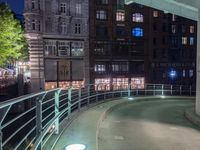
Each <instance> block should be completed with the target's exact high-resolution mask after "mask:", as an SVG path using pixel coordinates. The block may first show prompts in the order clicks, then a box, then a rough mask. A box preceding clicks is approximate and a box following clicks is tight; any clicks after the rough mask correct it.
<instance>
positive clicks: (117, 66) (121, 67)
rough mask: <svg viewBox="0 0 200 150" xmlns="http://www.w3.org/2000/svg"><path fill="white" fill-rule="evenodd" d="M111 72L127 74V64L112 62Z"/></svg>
mask: <svg viewBox="0 0 200 150" xmlns="http://www.w3.org/2000/svg"><path fill="white" fill-rule="evenodd" d="M112 71H113V72H128V64H127V63H126V62H114V63H112Z"/></svg>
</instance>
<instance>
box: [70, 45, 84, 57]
mask: <svg viewBox="0 0 200 150" xmlns="http://www.w3.org/2000/svg"><path fill="white" fill-rule="evenodd" d="M71 47H72V48H71V55H72V56H83V55H84V47H83V43H82V42H73V43H72V44H71Z"/></svg>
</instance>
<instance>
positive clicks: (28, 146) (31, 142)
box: [25, 137, 36, 150]
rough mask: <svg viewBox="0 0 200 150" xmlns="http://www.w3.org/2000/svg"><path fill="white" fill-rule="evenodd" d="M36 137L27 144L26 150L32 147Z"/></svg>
mask: <svg viewBox="0 0 200 150" xmlns="http://www.w3.org/2000/svg"><path fill="white" fill-rule="evenodd" d="M35 139H36V137H34V138H33V139H32V140H31V141H30V143H29V144H28V145H27V146H26V149H25V150H28V149H30V145H31V144H33V141H34V140H35Z"/></svg>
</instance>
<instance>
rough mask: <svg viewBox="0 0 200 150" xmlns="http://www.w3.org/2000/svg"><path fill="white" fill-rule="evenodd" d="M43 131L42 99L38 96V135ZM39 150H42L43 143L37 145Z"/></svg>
mask: <svg viewBox="0 0 200 150" xmlns="http://www.w3.org/2000/svg"><path fill="white" fill-rule="evenodd" d="M41 132H42V99H40V98H39V97H37V98H36V137H39V136H40V134H41ZM37 150H42V143H40V144H39V145H38V147H37Z"/></svg>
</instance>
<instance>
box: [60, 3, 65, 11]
mask: <svg viewBox="0 0 200 150" xmlns="http://www.w3.org/2000/svg"><path fill="white" fill-rule="evenodd" d="M60 12H61V13H66V3H61V4H60Z"/></svg>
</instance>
